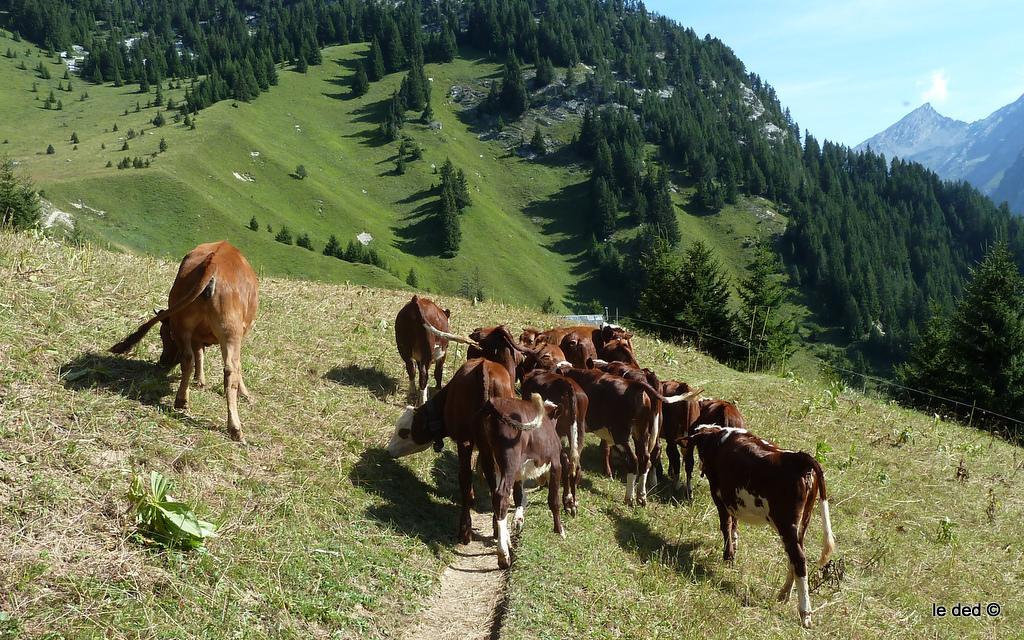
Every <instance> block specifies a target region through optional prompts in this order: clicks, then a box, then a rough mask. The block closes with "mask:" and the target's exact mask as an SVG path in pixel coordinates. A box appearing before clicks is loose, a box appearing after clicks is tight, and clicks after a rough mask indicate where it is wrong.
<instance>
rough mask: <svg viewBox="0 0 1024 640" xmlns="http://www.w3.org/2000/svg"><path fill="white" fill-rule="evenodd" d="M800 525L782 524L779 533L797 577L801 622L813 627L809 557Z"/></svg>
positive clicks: (798, 606) (798, 608)
mask: <svg viewBox="0 0 1024 640" xmlns="http://www.w3.org/2000/svg"><path fill="white" fill-rule="evenodd" d="M799 526H800V524H799V523H798V522H793V523H791V524H787V525H784V526H780V527H779V535H780V536H781V537H782V544H783V545H784V546H785V547H786V555H787V556H789V564H790V566H791V567H792V569H791V571H792V574H794V575H795V578H796V580H795V582H796V592H797V596H798V597H799V602H798V603H797V611H798V612H799V613H800V624H801V625H803V626H804V627H805V628H808V629H809V628H810V627H811V594H810V592H809V591H808V588H807V558H806V557H805V556H804V549H803V545H801V544H800V532H799V530H798V527H799ZM788 582H789V581H788V580H787V583H788ZM783 586H785V585H783ZM779 595H782V594H781V593H780V594H779Z"/></svg>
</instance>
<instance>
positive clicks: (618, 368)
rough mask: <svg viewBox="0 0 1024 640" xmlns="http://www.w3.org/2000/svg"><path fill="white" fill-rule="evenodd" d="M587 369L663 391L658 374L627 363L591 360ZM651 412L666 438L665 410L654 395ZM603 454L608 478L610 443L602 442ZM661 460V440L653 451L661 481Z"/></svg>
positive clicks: (658, 476) (686, 391) (656, 469)
mask: <svg viewBox="0 0 1024 640" xmlns="http://www.w3.org/2000/svg"><path fill="white" fill-rule="evenodd" d="M587 368H588V369H597V370H598V371H601V372H603V373H607V374H609V375H613V376H619V377H622V378H625V379H627V380H632V381H634V382H646V383H647V384H649V385H651V387H652V388H653V389H658V390H660V389H661V381H660V380H658V376H657V374H656V373H654V372H653V371H651V370H650V369H640V368H639V367H635V366H633V365H630V364H627V363H625V362H622V361H615V362H606V361H604V360H600V359H598V360H594V359H590V360H587ZM689 391H690V389H685V390H684V391H682V392H680V393H688V392H689ZM663 394H664V395H666V396H669V395H676V394H669V393H664V392H663ZM685 402H686V403H688V402H691V401H690V400H687V401H685ZM684 404H685V403H684ZM669 406H672V405H669ZM651 410H652V411H653V412H654V420H655V429H657V432H658V434H659V435H660V436H661V437H664V429H663V428H662V424H663V420H662V413H663V408H662V406H661V401H660V400H658V399H657V398H656V397H654V396H653V395H652V396H651ZM601 452H602V454H603V456H604V468H605V474H606V475H608V476H611V474H612V472H611V468H612V458H611V454H612V448H611V445H610V444H609V443H608V442H605V441H602V442H601ZM660 458H661V442H660V439H659V441H657V442H656V443H655V445H654V450H652V451H651V462H652V463H653V464H654V470H655V476H656V477H657V478H658V479H659V480H660V479H661V476H662V475H663V474H662V472H661V459H660Z"/></svg>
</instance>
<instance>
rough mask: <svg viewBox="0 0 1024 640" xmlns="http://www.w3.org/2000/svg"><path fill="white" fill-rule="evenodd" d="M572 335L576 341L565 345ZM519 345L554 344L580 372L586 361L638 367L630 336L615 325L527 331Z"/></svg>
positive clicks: (532, 329) (631, 335)
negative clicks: (622, 363)
mask: <svg viewBox="0 0 1024 640" xmlns="http://www.w3.org/2000/svg"><path fill="white" fill-rule="evenodd" d="M573 333H575V334H576V337H575V338H573V339H570V340H569V341H568V342H567V341H566V339H567V337H568V336H569V334H573ZM519 341H520V342H521V343H523V344H524V345H526V346H528V347H532V346H536V345H537V344H540V343H542V342H547V343H548V344H556V345H558V346H559V347H561V348H562V350H563V351H565V355H566V359H567V360H569V361H570V362H572V363H573V366H575V367H579V368H582V367H584V366H585V365H584V363H585V362H586V359H587V358H601V359H602V360H606V361H609V362H611V361H621V362H625V363H627V364H632V365H633V366H639V365H638V364H637V361H636V357H635V356H634V355H633V334H632V333H630V332H628V331H626V330H625V329H623V328H622V327H619V326H617V325H614V324H608V323H605V324H602V325H601V326H600V327H594V326H589V325H584V326H575V327H556V328H554V329H548V330H547V331H538V330H537V329H534V328H532V327H527V328H525V329H524V330H523V333H522V334H521V335H520V336H519Z"/></svg>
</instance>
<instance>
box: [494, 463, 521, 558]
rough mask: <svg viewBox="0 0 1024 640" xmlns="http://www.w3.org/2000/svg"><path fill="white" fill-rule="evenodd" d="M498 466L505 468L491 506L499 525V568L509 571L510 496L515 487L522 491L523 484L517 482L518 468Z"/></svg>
mask: <svg viewBox="0 0 1024 640" xmlns="http://www.w3.org/2000/svg"><path fill="white" fill-rule="evenodd" d="M498 464H499V466H500V467H503V468H502V473H501V480H500V481H499V482H498V487H497V490H496V491H495V492H494V495H493V496H491V501H492V502H491V506H492V508H493V509H494V521H495V523H496V525H497V526H496V527H495V528H496V529H497V540H495V542H496V543H497V546H498V567H499V568H501V569H508V567H509V564H510V563H511V560H512V536H510V535H509V532H508V503H509V495H510V494H511V493H512V492H513V490H514V489H513V487H514V486H515V485H516V484H519V485H520V491H521V490H522V484H521V483H517V482H516V480H515V476H516V468H517V467H515V466H511V465H505V464H502V462H499V463H498Z"/></svg>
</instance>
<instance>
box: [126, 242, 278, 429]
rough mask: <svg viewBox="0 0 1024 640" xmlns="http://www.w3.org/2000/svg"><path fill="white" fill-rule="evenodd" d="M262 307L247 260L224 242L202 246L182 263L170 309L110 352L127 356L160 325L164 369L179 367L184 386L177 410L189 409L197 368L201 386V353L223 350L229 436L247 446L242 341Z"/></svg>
mask: <svg viewBox="0 0 1024 640" xmlns="http://www.w3.org/2000/svg"><path fill="white" fill-rule="evenodd" d="M258 306H259V282H258V281H257V279H256V273H255V272H254V271H253V270H252V267H251V266H249V262H248V261H247V260H246V259H245V256H243V255H242V253H241V252H240V251H239V250H238V249H236V248H235V247H233V246H231V245H230V244H228V243H227V242H226V241H224V240H222V241H220V242H210V243H207V244H201V245H199V246H198V247H196V248H195V249H193V250H192V251H190V252H189V253H188V255H186V256H185V258H184V259H182V261H181V266H179V267H178V275H177V276H175V278H174V284H172V285H171V293H170V294H169V295H168V297H167V309H164V310H163V311H158V312H157V313H156V315H154V316H153V317H152V318H150V319H149V320H147V321H146V323H145V324H143V325H142V326H140V327H139V328H138V329H137V330H136V331H135V332H134V333H132V334H131V335H129V336H128V337H127V338H125V339H124V340H122V341H121V342H119V343H117V344H115V345H114V346H113V347H111V348H110V351H111V352H113V353H125V352H127V351H128V350H129V349H131V348H132V347H133V346H135V344H137V343H138V342H139V340H141V339H142V338H143V336H145V335H146V333H147V332H148V331H149V330H150V329H151V328H152V327H153V325H155V324H156V323H157V322H159V323H161V326H160V338H161V341H162V342H163V354H162V355H161V356H160V363H161V364H163V365H165V366H174V364H175V363H180V364H181V385H180V386H179V387H178V393H177V395H176V396H175V398H174V407H175V408H176V409H185V408H186V407H187V406H188V385H189V378H191V376H192V372H193V366H196V365H198V368H197V372H196V373H197V379H198V380H199V381H200V382H203V381H204V375H203V371H202V369H203V348H205V347H207V346H209V345H212V344H219V345H220V351H221V354H222V355H223V358H224V396H225V398H226V399H227V404H228V433H229V434H230V435H231V437H232V439H234V440H237V441H239V442H242V443H244V442H245V439H244V437H243V436H242V423H241V421H240V420H239V419H238V394H239V393H241V394H242V396H243V397H244V398H246V399H248V398H249V397H250V396H249V390H248V389H246V387H245V383H244V382H243V381H242V362H241V353H242V340H243V339H244V338H245V336H246V335H247V334H248V333H249V331H250V330H251V329H252V325H253V323H254V322H255V320H256V308H257V307H258Z"/></svg>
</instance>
